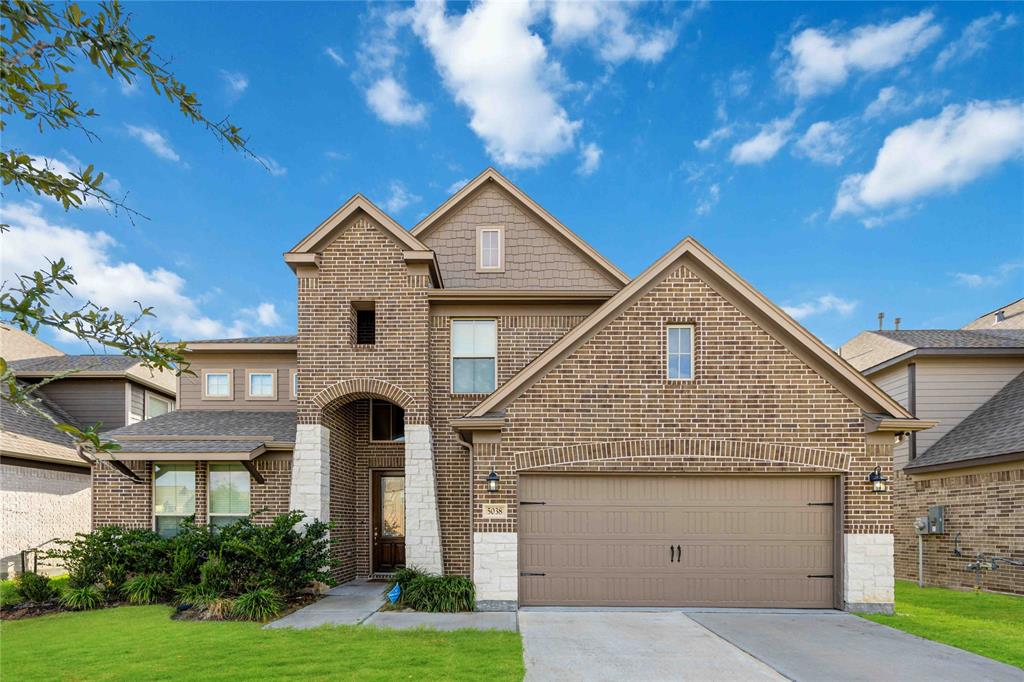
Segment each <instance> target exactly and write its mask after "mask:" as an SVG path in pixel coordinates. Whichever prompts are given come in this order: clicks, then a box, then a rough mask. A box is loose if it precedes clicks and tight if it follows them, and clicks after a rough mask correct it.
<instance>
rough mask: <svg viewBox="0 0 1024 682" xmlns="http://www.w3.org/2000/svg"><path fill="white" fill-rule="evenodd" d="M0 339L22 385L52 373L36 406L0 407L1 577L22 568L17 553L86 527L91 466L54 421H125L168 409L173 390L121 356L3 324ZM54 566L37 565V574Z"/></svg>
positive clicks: (107, 424)
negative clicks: (54, 342)
mask: <svg viewBox="0 0 1024 682" xmlns="http://www.w3.org/2000/svg"><path fill="white" fill-rule="evenodd" d="M0 343H2V347H0V355H2V356H3V357H4V358H5V359H6V360H8V362H9V365H10V367H11V369H12V370H13V371H14V373H15V375H16V376H17V380H18V381H19V382H21V383H22V384H23V385H26V386H28V385H31V384H33V383H36V382H41V381H45V380H47V379H54V380H53V381H51V382H50V383H47V384H45V385H43V386H40V387H39V389H38V390H37V391H34V392H33V394H32V395H33V397H34V398H35V399H37V400H38V402H36V403H35V404H36V407H37V408H38V411H36V410H33V409H30V408H27V407H24V406H17V407H16V406H12V405H10V404H8V403H6V402H4V403H3V404H2V405H0V508H2V515H3V519H2V521H0V524H2V525H0V575H2V576H5V577H6V576H8V575H10V574H11V573H12V572H20V571H21V570H22V565H21V552H23V551H25V550H29V549H32V548H34V547H38V546H39V545H41V544H43V543H47V542H49V541H50V540H53V539H55V538H61V539H66V538H70V537H73V536H74V534H75V533H78V532H86V531H88V530H89V528H90V527H91V525H92V521H91V501H92V500H91V492H90V489H89V487H90V481H91V476H90V467H89V465H88V463H87V462H86V461H85V460H83V459H82V458H81V457H79V456H78V454H77V453H76V451H75V449H74V447H73V441H72V440H71V438H70V437H69V436H68V435H66V434H65V433H63V432H61V431H59V430H57V429H56V428H55V427H54V424H55V423H66V424H70V425H72V426H75V427H77V428H83V429H84V428H86V427H88V426H92V425H94V424H95V423H97V422H102V423H103V428H104V429H112V428H117V427H120V426H124V425H125V424H126V423H131V422H135V421H139V420H141V419H145V418H146V417H147V416H153V415H154V414H157V413H161V414H162V413H163V412H166V411H168V410H173V409H174V394H175V389H174V380H173V377H170V378H168V377H166V376H164V375H162V374H161V375H155V376H154V375H153V374H152V373H150V372H149V371H148V370H145V369H143V368H142V367H139V366H138V362H137V361H135V360H132V359H129V358H124V357H122V356H96V355H65V354H63V353H62V352H61V351H59V350H57V349H56V348H53V347H52V346H49V345H48V344H45V343H43V342H42V341H39V340H38V339H36V338H35V337H33V336H32V335H30V334H26V333H25V332H22V331H19V330H16V329H11V328H10V327H7V326H4V327H3V328H2V336H0ZM36 354H40V355H38V356H37V355H36ZM64 374H67V375H66V376H63V375H64ZM55 377H61V378H56V379H55ZM2 390H3V391H4V392H5V393H6V391H7V387H6V386H4V387H3V389H2ZM29 561H30V562H31V561H32V559H31V557H30V558H29ZM30 567H31V563H30ZM56 570H58V568H57V567H55V566H48V565H45V563H44V564H41V565H40V571H43V572H54V571H56Z"/></svg>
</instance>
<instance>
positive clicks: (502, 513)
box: [483, 504, 508, 519]
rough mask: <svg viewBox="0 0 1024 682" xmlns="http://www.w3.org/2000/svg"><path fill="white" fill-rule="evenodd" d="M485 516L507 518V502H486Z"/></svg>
mask: <svg viewBox="0 0 1024 682" xmlns="http://www.w3.org/2000/svg"><path fill="white" fill-rule="evenodd" d="M483 517H484V518H485V519H507V518H508V505H507V504H484V513H483Z"/></svg>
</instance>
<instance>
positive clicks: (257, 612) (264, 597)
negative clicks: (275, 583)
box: [232, 587, 284, 621]
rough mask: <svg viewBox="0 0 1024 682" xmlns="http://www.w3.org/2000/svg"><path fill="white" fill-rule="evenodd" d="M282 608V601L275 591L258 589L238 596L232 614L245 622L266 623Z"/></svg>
mask: <svg viewBox="0 0 1024 682" xmlns="http://www.w3.org/2000/svg"><path fill="white" fill-rule="evenodd" d="M283 608H284V600H282V599H281V597H280V595H278V593H277V591H276V590H274V589H273V588H269V587H259V588H256V589H255V590H249V591H248V592H244V593H243V594H240V595H238V598H237V599H235V604H234V607H233V609H232V612H233V613H234V615H236V616H238V617H239V618H243V619H245V620H255V621H267V620H270V619H271V618H273V617H274V616H276V615H277V614H279V613H280V612H281V610H282V609H283Z"/></svg>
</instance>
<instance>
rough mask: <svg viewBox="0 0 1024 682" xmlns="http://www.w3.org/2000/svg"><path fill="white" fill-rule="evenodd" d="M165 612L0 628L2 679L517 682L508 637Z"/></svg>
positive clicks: (513, 646)
mask: <svg viewBox="0 0 1024 682" xmlns="http://www.w3.org/2000/svg"><path fill="white" fill-rule="evenodd" d="M170 613H171V609H170V608H168V607H166V606H124V607H119V608H113V609H104V610H100V611H89V612H85V613H62V614H58V615H54V616H42V617H39V618H29V619H24V620H20V621H4V622H3V623H2V625H0V639H2V641H3V676H4V679H10V680H90V681H92V680H179V679H182V680H184V679H188V680H195V679H213V680H270V679H283V678H292V679H307V680H324V679H332V680H438V679H444V680H479V679H482V678H486V679H488V680H521V679H522V677H523V652H522V643H521V641H520V639H519V634H518V633H515V632H476V631H470V630H462V631H458V632H436V631H428V630H381V629H376V628H369V627H363V626H337V627H323V628H317V629H314V630H261V629H260V625H259V624H257V623H241V622H207V623H201V622H183V621H173V620H171V619H170V618H169V615H170Z"/></svg>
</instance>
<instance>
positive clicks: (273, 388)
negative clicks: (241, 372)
mask: <svg viewBox="0 0 1024 682" xmlns="http://www.w3.org/2000/svg"><path fill="white" fill-rule="evenodd" d="M255 374H269V375H270V395H253V394H252V376H253V375H255ZM245 399H246V400H277V370H276V369H247V370H245Z"/></svg>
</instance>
